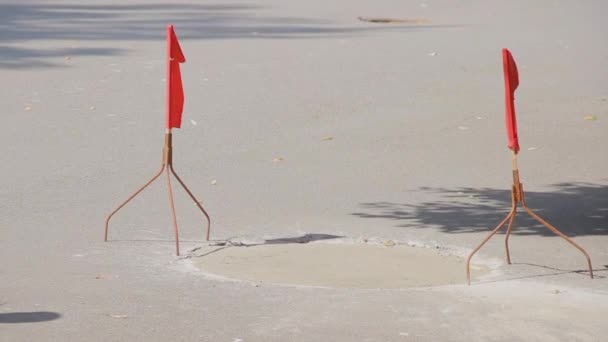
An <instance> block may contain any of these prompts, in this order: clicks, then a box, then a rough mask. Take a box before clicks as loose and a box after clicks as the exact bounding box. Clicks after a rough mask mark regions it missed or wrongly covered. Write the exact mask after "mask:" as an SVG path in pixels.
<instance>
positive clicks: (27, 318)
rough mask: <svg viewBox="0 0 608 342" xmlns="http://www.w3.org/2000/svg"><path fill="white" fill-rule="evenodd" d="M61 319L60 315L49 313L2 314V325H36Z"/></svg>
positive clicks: (0, 316) (0, 317)
mask: <svg viewBox="0 0 608 342" xmlns="http://www.w3.org/2000/svg"><path fill="white" fill-rule="evenodd" d="M60 317H61V315H60V314H58V313H56V312H49V311H34V312H8V313H0V323H36V322H46V321H53V320H56V319H58V318H60Z"/></svg>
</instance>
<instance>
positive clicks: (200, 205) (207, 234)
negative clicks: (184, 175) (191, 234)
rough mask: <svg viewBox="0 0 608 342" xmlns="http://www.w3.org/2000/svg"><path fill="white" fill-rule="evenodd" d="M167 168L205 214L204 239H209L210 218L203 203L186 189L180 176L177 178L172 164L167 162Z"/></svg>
mask: <svg viewBox="0 0 608 342" xmlns="http://www.w3.org/2000/svg"><path fill="white" fill-rule="evenodd" d="M169 170H171V173H173V175H174V176H175V179H177V181H178V182H179V184H181V185H182V187H183V188H184V190H186V192H187V193H188V195H190V198H192V200H193V201H194V204H196V206H197V207H198V208H199V209H200V210H201V211H202V212H203V215H205V217H206V218H207V233H206V236H205V239H206V240H207V241H209V235H210V232H211V218H210V217H209V214H207V211H206V210H205V208H203V205H202V204H201V203H200V202H199V201H198V200H197V199H196V197H194V195H193V194H192V192H190V190H189V189H188V187H187V186H186V184H184V182H183V181H182V180H181V178H179V176H178V175H177V173H175V170H174V169H173V164H169Z"/></svg>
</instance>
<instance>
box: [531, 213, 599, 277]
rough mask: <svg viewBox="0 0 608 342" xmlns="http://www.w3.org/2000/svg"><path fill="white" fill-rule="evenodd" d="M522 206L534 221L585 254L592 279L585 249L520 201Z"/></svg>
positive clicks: (589, 261) (589, 259) (590, 271)
mask: <svg viewBox="0 0 608 342" xmlns="http://www.w3.org/2000/svg"><path fill="white" fill-rule="evenodd" d="M522 206H523V207H524V209H525V210H526V211H527V212H528V214H530V216H532V217H533V218H534V219H536V221H538V222H540V223H541V224H542V225H543V226H545V227H547V228H548V229H549V230H550V231H552V232H553V233H554V234H555V235H557V236H559V237H561V238H562V239H564V240H566V241H567V242H568V243H569V244H571V245H572V246H574V247H576V249H578V250H579V251H581V252H582V253H583V254H584V255H585V258H587V265H588V266H589V276H590V277H591V279H593V268H592V266H591V258H590V257H589V254H587V251H585V249H584V248H583V247H581V246H580V245H579V244H577V243H576V242H574V241H572V239H570V238H569V237H567V236H566V235H564V233H562V232H561V231H560V230H559V229H557V228H555V227H554V226H553V225H551V224H550V223H549V222H547V221H545V220H544V219H543V218H542V217H540V216H538V215H537V214H536V213H535V212H534V211H532V209H530V208H529V207H528V206H527V205H526V203H525V202H523V203H522Z"/></svg>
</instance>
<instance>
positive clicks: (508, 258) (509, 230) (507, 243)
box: [505, 205, 517, 265]
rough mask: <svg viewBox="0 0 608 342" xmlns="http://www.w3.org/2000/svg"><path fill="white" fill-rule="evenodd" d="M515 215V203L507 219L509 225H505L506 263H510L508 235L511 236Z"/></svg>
mask: <svg viewBox="0 0 608 342" xmlns="http://www.w3.org/2000/svg"><path fill="white" fill-rule="evenodd" d="M515 216H517V205H516V206H515V207H514V208H513V215H511V219H510V220H509V225H508V226H507V236H506V237H505V249H506V251H507V264H509V265H511V254H510V253H509V236H511V230H512V228H513V221H515Z"/></svg>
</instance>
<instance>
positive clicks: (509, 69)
mask: <svg viewBox="0 0 608 342" xmlns="http://www.w3.org/2000/svg"><path fill="white" fill-rule="evenodd" d="M502 66H503V71H504V75H505V120H506V124H507V136H508V138H509V148H510V149H511V150H513V152H515V153H517V152H519V139H518V137H517V119H516V118H515V89H517V86H519V75H518V73H517V65H516V64H515V60H513V56H512V55H511V52H510V51H509V50H507V49H502Z"/></svg>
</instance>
